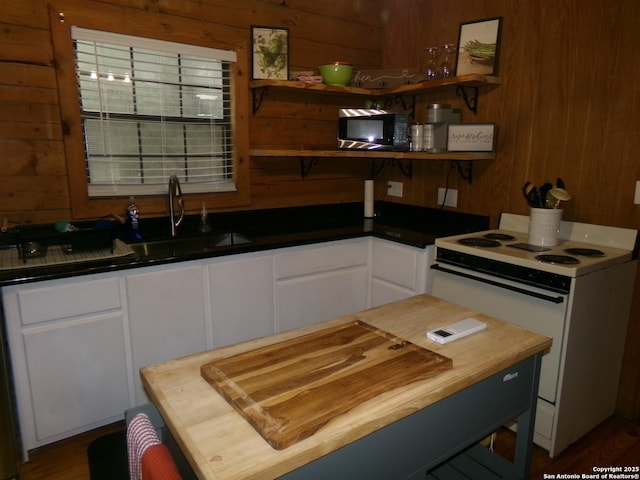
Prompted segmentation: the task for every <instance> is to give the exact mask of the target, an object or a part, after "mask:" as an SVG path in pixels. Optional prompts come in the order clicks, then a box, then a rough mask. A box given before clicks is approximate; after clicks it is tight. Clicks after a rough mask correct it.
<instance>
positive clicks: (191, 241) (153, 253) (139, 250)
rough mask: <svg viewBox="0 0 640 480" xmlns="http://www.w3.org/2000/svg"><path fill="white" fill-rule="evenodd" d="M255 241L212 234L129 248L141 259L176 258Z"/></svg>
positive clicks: (244, 237) (143, 243) (139, 244)
mask: <svg viewBox="0 0 640 480" xmlns="http://www.w3.org/2000/svg"><path fill="white" fill-rule="evenodd" d="M252 242H253V240H252V239H251V238H249V237H247V236H246V235H243V234H241V233H237V232H228V233H219V234H211V235H206V236H202V237H185V238H170V239H166V240H157V241H150V242H141V243H131V244H129V247H131V249H132V250H133V251H134V253H135V254H136V255H138V256H141V257H158V256H167V257H176V256H182V255H189V254H194V253H201V252H210V251H211V250H213V249H216V248H220V247H229V246H231V245H244V244H247V243H252Z"/></svg>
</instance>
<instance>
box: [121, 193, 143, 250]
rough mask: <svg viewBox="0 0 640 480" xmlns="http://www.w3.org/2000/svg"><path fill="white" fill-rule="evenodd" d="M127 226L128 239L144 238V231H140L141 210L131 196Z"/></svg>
mask: <svg viewBox="0 0 640 480" xmlns="http://www.w3.org/2000/svg"><path fill="white" fill-rule="evenodd" d="M125 226H126V230H127V239H128V240H138V241H139V240H142V232H140V210H138V206H137V205H136V199H135V198H134V197H129V206H128V207H127V220H126V222H125Z"/></svg>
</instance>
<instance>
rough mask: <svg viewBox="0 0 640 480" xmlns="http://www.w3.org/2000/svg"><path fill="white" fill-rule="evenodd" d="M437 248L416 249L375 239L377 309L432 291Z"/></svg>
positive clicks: (373, 298)
mask: <svg viewBox="0 0 640 480" xmlns="http://www.w3.org/2000/svg"><path fill="white" fill-rule="evenodd" d="M433 252H434V247H433V245H430V246H428V247H427V248H416V247H410V246H407V245H402V244H399V243H396V242H390V241H387V240H382V239H379V238H374V239H373V240H372V255H371V306H372V307H377V306H379V305H383V304H385V303H389V302H394V301H396V300H401V299H403V298H407V297H411V296H413V295H418V294H421V293H429V292H430V291H431V282H430V278H431V275H429V266H430V265H431V263H433Z"/></svg>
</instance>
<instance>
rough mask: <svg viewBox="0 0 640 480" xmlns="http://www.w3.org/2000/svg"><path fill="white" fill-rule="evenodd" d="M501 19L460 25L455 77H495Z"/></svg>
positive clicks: (489, 19)
mask: <svg viewBox="0 0 640 480" xmlns="http://www.w3.org/2000/svg"><path fill="white" fill-rule="evenodd" d="M501 32H502V17H496V18H488V19H485V20H476V21H473V22H467V23H461V24H460V35H459V38H458V57H457V60H456V75H458V76H460V75H468V74H471V73H476V74H480V75H497V74H498V59H499V53H500V34H501Z"/></svg>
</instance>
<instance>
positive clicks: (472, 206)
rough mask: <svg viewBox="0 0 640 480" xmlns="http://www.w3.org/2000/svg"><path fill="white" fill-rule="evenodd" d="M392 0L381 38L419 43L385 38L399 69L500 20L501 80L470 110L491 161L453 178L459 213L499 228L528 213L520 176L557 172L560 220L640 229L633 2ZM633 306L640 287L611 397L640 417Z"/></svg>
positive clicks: (638, 35) (427, 177) (421, 180)
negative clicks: (488, 144)
mask: <svg viewBox="0 0 640 480" xmlns="http://www.w3.org/2000/svg"><path fill="white" fill-rule="evenodd" d="M401 3H403V2H401V1H400V0H389V1H388V5H390V7H389V8H390V9H391V10H392V11H393V12H394V15H392V16H391V17H390V18H391V22H390V23H389V25H388V28H387V31H386V36H387V39H392V38H393V39H396V40H397V39H406V38H415V39H420V43H421V44H420V45H416V43H418V42H416V41H413V42H408V43H404V44H403V43H400V42H394V43H391V42H389V40H387V42H386V44H387V46H388V47H387V50H386V51H385V56H384V62H385V65H386V66H400V65H405V64H406V63H407V59H411V58H415V56H416V51H415V50H416V49H418V48H422V47H423V46H425V45H430V44H435V45H437V44H440V43H443V42H444V41H445V40H446V39H447V38H449V37H450V36H451V28H453V26H454V25H457V24H459V23H460V22H463V21H471V20H475V19H482V18H490V17H494V16H502V17H503V19H504V23H503V31H502V44H501V54H500V55H501V59H500V72H499V77H500V80H501V86H500V87H498V88H496V89H494V90H491V91H490V92H487V93H481V98H480V107H479V111H478V115H477V117H476V118H473V119H472V120H470V121H493V122H496V123H497V125H498V147H499V148H498V152H497V157H496V159H495V160H493V161H489V162H481V163H480V162H476V163H474V179H473V183H472V184H471V185H462V184H460V183H459V181H456V182H455V183H454V185H455V188H459V190H460V191H459V208H458V209H459V210H462V211H468V212H472V213H478V214H489V215H490V216H491V219H492V224H493V225H494V226H496V225H497V222H498V218H499V214H500V212H502V211H507V212H513V213H521V214H526V213H527V212H528V207H527V205H526V203H525V202H524V199H523V198H522V194H521V190H520V188H521V186H522V184H523V183H524V181H526V180H531V181H533V182H536V183H541V182H544V181H545V180H554V179H555V177H557V176H560V177H562V178H564V180H565V181H566V183H567V186H568V189H569V191H570V193H571V194H572V195H573V199H572V200H571V201H570V202H568V203H567V204H566V205H565V211H564V218H565V219H567V220H573V221H581V222H588V223H600V224H606V225H614V226H621V227H630V228H639V227H640V215H639V214H640V206H637V205H633V203H632V199H633V191H634V184H635V181H636V180H638V179H639V178H640V165H639V164H638V163H639V162H638V157H637V151H638V148H639V147H640V139H639V138H638V135H637V132H636V130H637V129H636V125H637V123H638V119H637V111H635V112H634V110H637V109H636V105H637V104H638V89H637V87H636V82H635V79H636V78H638V74H639V73H640V72H639V68H640V67H639V65H640V62H639V61H638V58H639V57H638V53H637V48H636V46H637V45H638V42H639V41H640V30H639V29H638V28H637V26H636V23H637V22H636V21H635V20H634V19H637V18H638V17H639V16H640V4H638V2H634V1H632V0H622V1H619V2H580V1H577V0H571V1H567V2H562V3H561V4H558V3H557V2H552V1H550V0H543V1H540V2H535V1H526V2H510V1H508V0H485V1H480V2H471V3H469V2H466V1H462V0H448V1H447V2H436V1H432V0H424V1H422V2H420V1H418V0H416V2H414V3H412V4H411V5H418V10H417V11H411V13H410V14H409V13H408V12H409V11H408V10H403V9H401V8H400V7H401ZM438 13H442V14H443V15H444V16H446V18H447V19H448V22H444V25H443V24H442V23H435V24H433V23H430V24H429V26H430V27H431V28H425V29H423V30H419V29H418V27H417V26H416V22H415V18H414V16H420V17H421V18H434V16H435V15H436V14H438ZM409 15H411V18H408V17H409ZM407 30H409V31H410V32H411V33H407ZM445 98H446V97H445ZM465 121H467V120H465ZM445 169H446V167H445V166H440V167H436V166H433V167H429V168H425V167H422V166H421V167H420V168H418V169H414V177H413V179H411V180H410V181H409V182H410V183H411V184H416V185H417V186H419V187H418V188H422V189H423V190H424V191H425V192H431V191H433V190H435V189H436V187H437V186H438V185H439V184H440V183H441V182H442V181H443V175H444V174H445ZM418 188H413V187H412V186H411V185H407V184H405V191H407V192H409V193H410V195H411V197H410V198H408V199H403V200H402V201H403V202H405V201H406V202H408V203H416V204H419V205H425V206H434V205H435V200H434V199H435V197H434V196H433V195H432V194H428V193H426V194H425V195H423V196H422V197H420V195H419V194H418V193H416V191H417V190H418ZM412 192H413V193H412ZM422 202H425V203H422ZM638 312H640V283H637V284H636V293H635V296H634V308H633V312H632V315H631V317H630V325H629V333H628V336H627V343H626V350H625V351H626V354H625V364H624V365H625V366H624V369H623V375H622V380H621V383H620V390H619V400H618V412H620V413H622V414H625V415H627V416H631V417H635V418H636V419H637V418H638V415H639V413H640V364H638V362H637V354H636V353H634V352H637V350H638V345H639V344H640V318H639V313H638Z"/></svg>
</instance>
